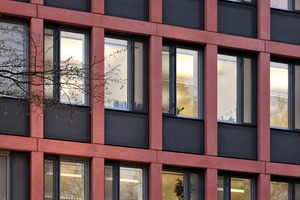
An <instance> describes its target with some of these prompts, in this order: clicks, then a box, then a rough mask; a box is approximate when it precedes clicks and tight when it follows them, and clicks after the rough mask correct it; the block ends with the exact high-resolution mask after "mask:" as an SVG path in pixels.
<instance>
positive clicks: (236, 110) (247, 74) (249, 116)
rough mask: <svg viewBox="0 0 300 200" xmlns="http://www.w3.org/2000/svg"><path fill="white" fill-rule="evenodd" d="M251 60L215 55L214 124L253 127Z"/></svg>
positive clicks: (242, 56) (253, 95) (252, 74)
mask: <svg viewBox="0 0 300 200" xmlns="http://www.w3.org/2000/svg"><path fill="white" fill-rule="evenodd" d="M255 83H256V72H255V59H254V58H253V57H251V56H246V55H243V54H231V55H230V54H218V120H219V121H221V122H229V123H240V124H243V123H247V124H255V119H256V116H255V115H256V106H255V105H256V104H255V103H256V100H255V97H256V96H255V94H256V86H255Z"/></svg>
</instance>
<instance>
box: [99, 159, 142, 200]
mask: <svg viewBox="0 0 300 200" xmlns="http://www.w3.org/2000/svg"><path fill="white" fill-rule="evenodd" d="M146 177H147V168H146V166H142V165H135V164H124V163H118V162H107V164H106V165H105V200H117V199H124V200H125V199H126V200H127V199H136V200H146V199H147V189H146V186H147V183H146V180H147V179H146Z"/></svg>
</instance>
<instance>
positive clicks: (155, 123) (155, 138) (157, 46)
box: [149, 36, 162, 150]
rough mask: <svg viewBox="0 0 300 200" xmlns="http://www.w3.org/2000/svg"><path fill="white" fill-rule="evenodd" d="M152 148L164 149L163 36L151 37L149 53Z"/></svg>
mask: <svg viewBox="0 0 300 200" xmlns="http://www.w3.org/2000/svg"><path fill="white" fill-rule="evenodd" d="M149 62H150V63H149V136H150V138H149V141H150V149H157V150H162V38H161V37H156V36H152V37H151V38H150V55H149Z"/></svg>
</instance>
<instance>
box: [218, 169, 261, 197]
mask: <svg viewBox="0 0 300 200" xmlns="http://www.w3.org/2000/svg"><path fill="white" fill-rule="evenodd" d="M255 190H256V188H255V178H253V177H246V176H236V175H231V174H227V173H226V174H220V175H219V177H218V200H254V199H256V192H255Z"/></svg>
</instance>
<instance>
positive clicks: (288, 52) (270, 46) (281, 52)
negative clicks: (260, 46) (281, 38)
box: [266, 41, 300, 59]
mask: <svg viewBox="0 0 300 200" xmlns="http://www.w3.org/2000/svg"><path fill="white" fill-rule="evenodd" d="M266 52H268V53H271V54H272V55H278V56H281V57H292V58H298V59H299V58H300V46H299V45H292V44H285V43H279V42H271V41H267V42H266Z"/></svg>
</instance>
